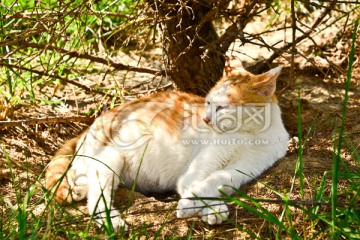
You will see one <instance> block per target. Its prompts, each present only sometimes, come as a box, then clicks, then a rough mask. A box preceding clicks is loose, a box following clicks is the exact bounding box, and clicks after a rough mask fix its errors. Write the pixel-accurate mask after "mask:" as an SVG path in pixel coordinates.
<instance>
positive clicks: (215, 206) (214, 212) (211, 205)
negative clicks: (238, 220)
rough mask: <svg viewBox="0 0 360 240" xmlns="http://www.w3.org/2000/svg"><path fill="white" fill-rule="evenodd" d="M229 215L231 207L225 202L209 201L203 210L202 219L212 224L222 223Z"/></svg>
mask: <svg viewBox="0 0 360 240" xmlns="http://www.w3.org/2000/svg"><path fill="white" fill-rule="evenodd" d="M228 216H229V209H228V207H227V206H226V204H225V203H224V202H221V201H209V202H207V207H205V208H203V209H202V211H201V219H202V220H203V221H204V222H207V223H208V224H210V225H214V224H220V223H222V222H223V220H225V219H227V218H228Z"/></svg>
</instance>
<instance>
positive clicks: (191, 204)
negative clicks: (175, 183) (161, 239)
mask: <svg viewBox="0 0 360 240" xmlns="http://www.w3.org/2000/svg"><path fill="white" fill-rule="evenodd" d="M204 206H205V204H204V202H202V201H200V200H194V199H188V198H182V199H180V201H179V203H178V206H177V208H176V216H177V217H178V218H188V217H193V216H195V215H197V214H198V213H199V212H200V211H201V210H202V208H203V207H204Z"/></svg>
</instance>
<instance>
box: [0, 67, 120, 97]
mask: <svg viewBox="0 0 360 240" xmlns="http://www.w3.org/2000/svg"><path fill="white" fill-rule="evenodd" d="M0 66H4V67H8V68H10V69H20V70H24V71H28V72H32V73H36V74H39V75H40V76H47V77H51V78H55V79H59V80H61V81H62V82H63V83H70V84H72V85H75V86H77V87H79V88H82V89H84V90H85V91H87V92H90V93H97V94H101V95H106V96H109V97H114V96H113V95H111V94H108V93H105V92H102V91H99V90H96V89H92V88H89V87H88V86H85V85H83V84H81V83H78V82H76V81H74V80H70V79H67V78H64V77H60V76H58V75H54V74H49V73H46V72H43V71H38V70H35V69H30V68H25V67H21V66H17V65H13V64H7V63H3V62H0Z"/></svg>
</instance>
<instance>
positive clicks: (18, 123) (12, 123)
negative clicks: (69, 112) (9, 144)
mask: <svg viewBox="0 0 360 240" xmlns="http://www.w3.org/2000/svg"><path fill="white" fill-rule="evenodd" d="M94 119H95V118H94V117H79V116H74V117H47V118H32V119H26V120H11V121H0V129H1V128H5V127H16V126H22V125H36V124H44V123H59V122H62V123H67V122H68V123H70V122H90V123H91V122H93V121H94Z"/></svg>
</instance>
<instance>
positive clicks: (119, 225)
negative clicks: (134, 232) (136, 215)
mask: <svg viewBox="0 0 360 240" xmlns="http://www.w3.org/2000/svg"><path fill="white" fill-rule="evenodd" d="M104 215H105V214H99V216H94V220H95V222H96V224H97V225H98V226H99V227H101V226H102V225H105V224H107V217H106V216H104ZM109 217H110V221H111V224H112V227H113V229H114V231H115V232H118V231H121V230H123V231H128V226H127V225H126V223H125V221H124V220H123V219H122V218H121V217H120V213H119V212H118V211H113V213H112V214H111V216H109Z"/></svg>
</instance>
